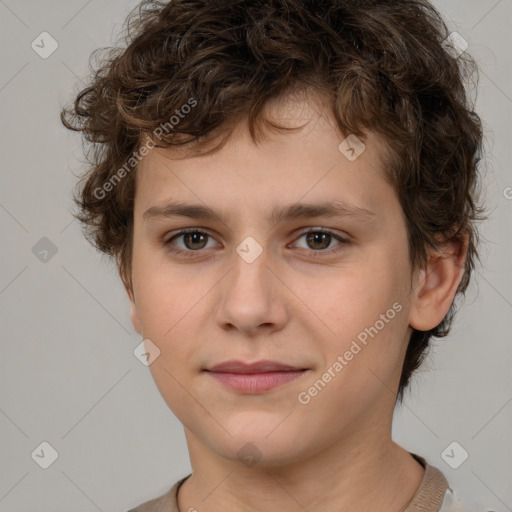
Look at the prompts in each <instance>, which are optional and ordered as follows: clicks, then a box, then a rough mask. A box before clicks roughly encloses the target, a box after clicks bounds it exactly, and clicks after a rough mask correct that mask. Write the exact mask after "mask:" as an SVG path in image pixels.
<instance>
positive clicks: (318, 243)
mask: <svg viewBox="0 0 512 512" xmlns="http://www.w3.org/2000/svg"><path fill="white" fill-rule="evenodd" d="M303 237H305V241H306V245H307V246H306V247H302V248H304V249H313V250H314V251H323V250H324V249H328V248H329V246H330V244H331V242H333V241H334V240H338V242H339V243H338V244H336V245H335V247H337V246H339V245H342V244H343V243H347V241H346V240H344V239H343V238H341V237H339V236H337V235H335V234H334V233H331V232H330V231H320V230H317V231H308V232H307V233H303V234H302V235H301V236H300V237H299V238H298V239H297V240H300V239H301V238H303Z"/></svg>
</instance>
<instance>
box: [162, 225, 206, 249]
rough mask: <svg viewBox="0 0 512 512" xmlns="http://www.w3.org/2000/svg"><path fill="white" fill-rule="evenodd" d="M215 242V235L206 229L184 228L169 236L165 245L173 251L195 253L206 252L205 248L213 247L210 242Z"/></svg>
mask: <svg viewBox="0 0 512 512" xmlns="http://www.w3.org/2000/svg"><path fill="white" fill-rule="evenodd" d="M210 240H211V241H212V242H215V241H214V239H213V237H212V236H211V235H209V234H208V233H205V232H204V231H200V230H198V229H190V230H183V231H180V232H179V233H177V234H176V235H174V236H173V237H171V238H169V239H168V240H167V241H165V242H164V245H165V246H167V247H168V248H169V250H171V251H172V252H175V253H177V254H184V255H193V254H194V253H196V252H199V253H201V252H206V251H203V249H209V248H211V247H213V246H212V245H209V246H208V243H209V242H210Z"/></svg>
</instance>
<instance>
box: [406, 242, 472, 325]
mask: <svg viewBox="0 0 512 512" xmlns="http://www.w3.org/2000/svg"><path fill="white" fill-rule="evenodd" d="M467 248H468V236H467V234H465V235H460V237H459V238H452V239H450V240H448V241H446V242H443V243H441V244H439V246H438V250H436V251H432V252H431V254H430V256H429V259H428V262H427V266H426V269H421V270H420V271H419V273H418V277H417V279H416V283H415V288H414V300H413V303H412V307H411V313H410V317H409V325H410V326H411V327H413V328H414V329H416V330H418V331H428V330H430V329H433V328H434V327H436V326H437V325H439V324H440V323H441V322H442V320H443V318H444V317H445V316H446V314H447V313H448V311H449V309H450V306H451V305H452V302H453V299H454V297H455V293H456V292H457V287H458V286H459V283H460V281H461V279H462V276H463V275H464V268H465V266H464V264H465V261H466V255H467Z"/></svg>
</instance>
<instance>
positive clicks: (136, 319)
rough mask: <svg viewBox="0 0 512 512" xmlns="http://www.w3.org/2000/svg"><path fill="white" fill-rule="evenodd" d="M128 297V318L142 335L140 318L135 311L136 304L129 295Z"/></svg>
mask: <svg viewBox="0 0 512 512" xmlns="http://www.w3.org/2000/svg"><path fill="white" fill-rule="evenodd" d="M129 299H130V318H131V320H132V325H133V328H134V329H135V331H137V332H138V333H139V334H140V335H142V329H141V327H140V319H139V312H138V311H137V306H136V304H135V302H134V301H133V299H132V298H131V297H129Z"/></svg>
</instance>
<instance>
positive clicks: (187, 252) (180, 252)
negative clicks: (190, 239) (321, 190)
mask: <svg viewBox="0 0 512 512" xmlns="http://www.w3.org/2000/svg"><path fill="white" fill-rule="evenodd" d="M187 233H200V234H203V235H206V236H207V237H209V238H213V236H212V235H210V234H209V233H207V232H206V231H202V230H200V229H197V228H188V229H182V230H180V231H179V232H178V233H176V234H175V235H173V236H172V237H171V238H169V239H168V240H165V241H164V242H163V245H164V246H165V247H167V248H168V249H169V250H170V251H171V252H172V253H174V254H177V255H180V256H185V257H194V256H195V255H196V254H197V253H201V252H202V251H203V249H198V250H196V251H194V250H183V249H176V248H171V244H172V242H173V241H174V240H176V239H177V238H179V237H180V236H183V235H186V234H187ZM309 233H324V234H328V235H331V236H332V237H333V238H335V239H336V240H338V241H339V242H340V243H339V244H337V245H336V246H334V249H318V250H316V251H315V250H314V249H309V250H308V249H304V250H307V251H308V252H310V253H312V256H314V257H319V256H320V257H321V256H323V255H325V254H326V253H327V254H333V253H337V252H339V251H341V250H343V246H344V245H347V244H349V243H350V242H349V241H348V240H347V239H345V238H342V237H340V236H339V235H337V234H335V233H333V232H332V231H329V230H326V229H309V230H308V231H304V232H302V233H301V234H300V235H299V237H298V238H297V239H296V240H298V239H300V238H302V237H303V236H304V235H307V234H309ZM296 240H294V241H296Z"/></svg>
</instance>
